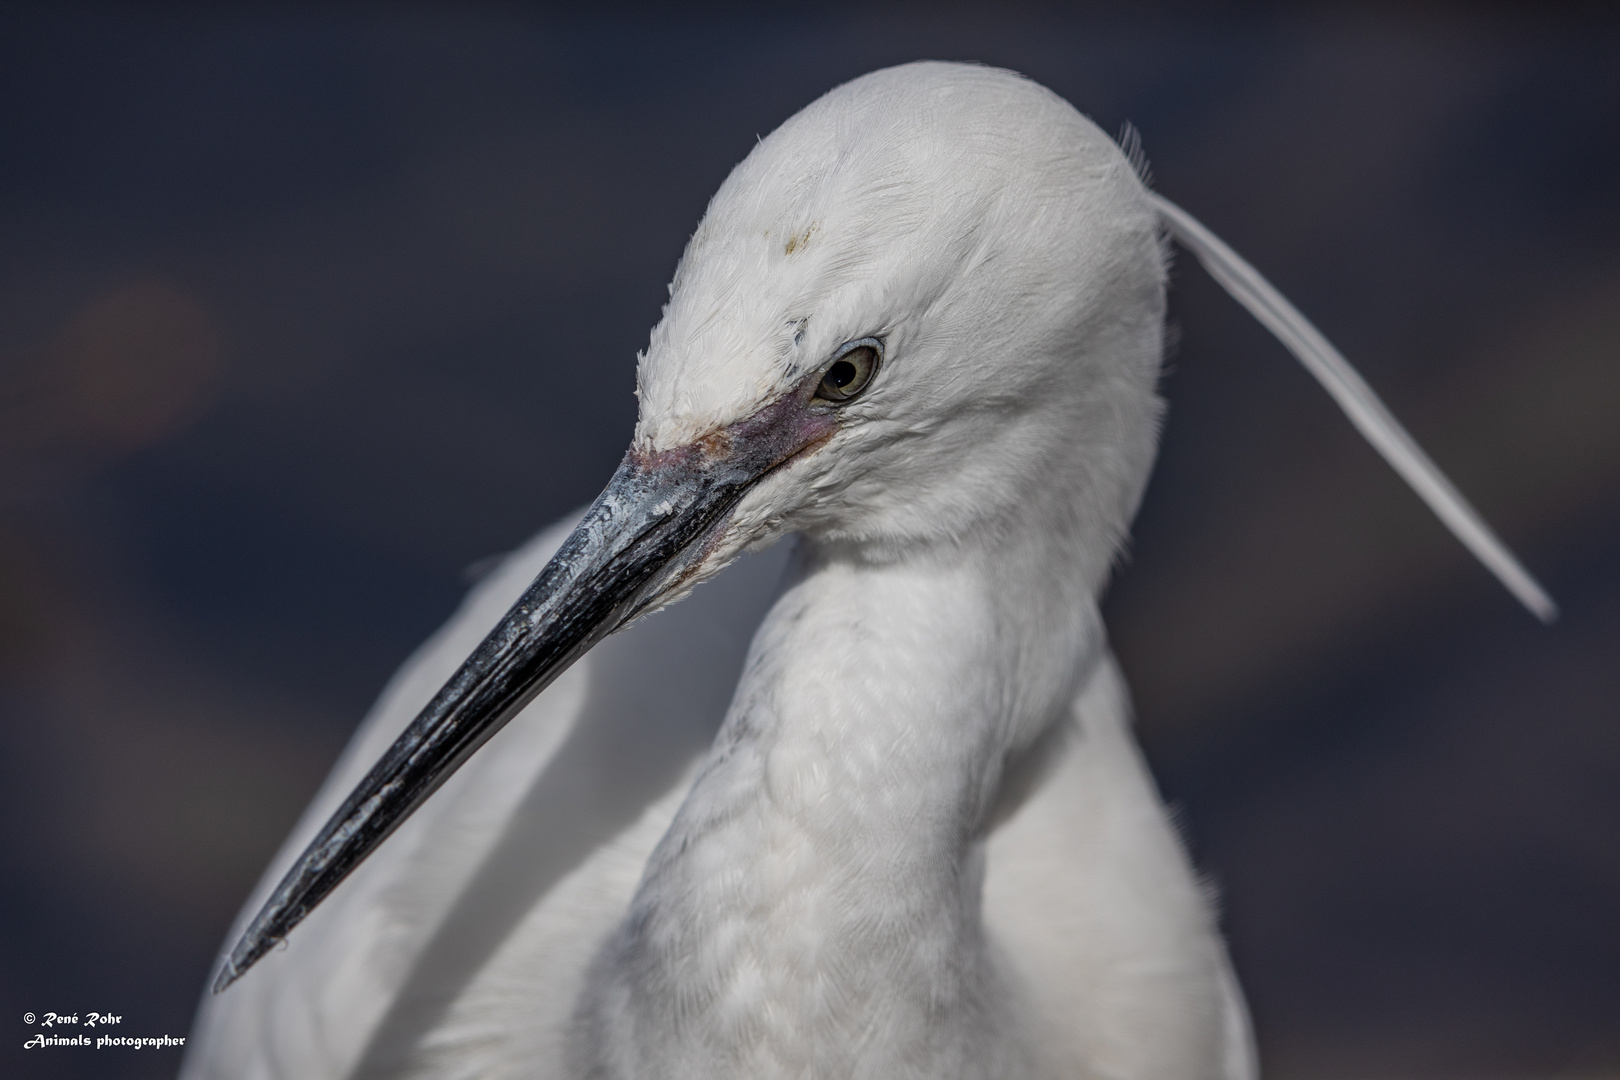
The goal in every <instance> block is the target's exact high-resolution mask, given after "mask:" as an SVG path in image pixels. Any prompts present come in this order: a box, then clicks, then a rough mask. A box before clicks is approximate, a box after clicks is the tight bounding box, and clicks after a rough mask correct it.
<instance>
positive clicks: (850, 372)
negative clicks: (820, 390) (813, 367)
mask: <svg viewBox="0 0 1620 1080" xmlns="http://www.w3.org/2000/svg"><path fill="white" fill-rule="evenodd" d="M823 381H824V382H826V384H827V385H828V386H830V387H832V388H833V389H834V390H842V389H843V388H844V387H846V386H848V385H849V384H850V383H852V382H854V381H855V365H854V364H852V363H850V362H849V361H848V360H840V361H838V363H836V364H834V365H833V366H832V367H830V368H828V369H827V377H826V379H824V380H823Z"/></svg>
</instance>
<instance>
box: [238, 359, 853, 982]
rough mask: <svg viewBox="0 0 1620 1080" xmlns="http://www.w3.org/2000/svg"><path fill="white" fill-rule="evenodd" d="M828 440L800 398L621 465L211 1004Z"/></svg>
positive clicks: (409, 732) (259, 925) (413, 729)
mask: <svg viewBox="0 0 1620 1080" xmlns="http://www.w3.org/2000/svg"><path fill="white" fill-rule="evenodd" d="M835 427H836V420H835V418H834V417H833V416H832V415H831V414H830V413H828V412H826V411H824V410H820V409H817V408H815V407H814V406H813V405H811V404H810V402H809V398H808V394H807V393H806V392H805V391H804V389H803V388H802V387H801V388H799V389H797V390H795V391H794V392H790V393H789V394H788V395H787V396H786V397H785V398H783V399H781V400H779V401H778V402H776V403H775V404H773V405H771V406H768V407H767V408H765V409H762V410H761V411H760V412H759V413H757V414H755V415H754V416H753V417H751V418H749V419H748V420H745V421H743V422H741V423H739V424H736V425H733V426H732V427H731V428H728V429H726V430H724V431H721V432H719V433H717V434H715V435H712V436H710V437H708V438H707V439H704V440H702V441H701V442H699V443H694V444H692V445H690V446H687V447H682V448H680V449H677V450H671V451H668V452H666V453H663V454H659V455H657V456H656V457H642V456H638V455H637V453H636V452H635V451H633V450H632V451H631V452H630V453H629V454H627V455H626V456H625V459H624V462H623V463H622V464H621V465H620V466H619V468H618V471H617V472H615V473H614V474H613V479H612V480H611V481H610V482H609V483H608V486H607V488H606V489H605V490H604V491H603V492H602V494H601V495H600V496H599V497H598V498H597V500H596V502H595V503H594V504H593V505H592V506H591V508H590V510H588V511H587V512H586V514H585V517H584V519H583V520H582V521H581V522H580V524H579V526H578V527H577V528H576V529H575V530H574V532H573V533H572V535H570V536H569V538H568V539H567V540H566V541H565V542H564V543H563V545H562V547H561V548H560V549H559V550H558V551H557V554H556V555H554V556H553V557H552V559H551V561H550V562H549V563H548V564H547V565H546V568H545V569H544V570H542V571H541V572H540V576H539V577H537V578H536V579H535V581H534V584H532V585H530V586H529V589H528V591H527V592H525V593H524V594H523V596H522V598H521V599H519V600H518V602H517V604H516V605H514V606H513V608H512V610H511V611H509V612H507V614H506V616H505V617H504V618H503V619H502V620H501V621H500V624H499V625H498V626H496V627H495V629H494V630H493V631H491V633H490V634H489V636H488V637H486V638H485V639H484V641H483V643H482V644H480V645H479V646H478V648H477V649H476V650H475V651H474V652H473V654H472V656H471V657H469V658H468V659H467V661H466V662H465V663H463V664H462V665H461V668H460V669H459V670H458V671H457V672H456V674H455V675H454V676H453V677H452V678H451V679H450V681H449V682H448V683H446V684H445V686H444V688H443V689H441V690H440V691H439V692H438V694H437V695H435V696H434V698H433V700H432V701H431V702H429V703H428V706H427V708H425V709H423V710H422V712H421V714H420V715H418V716H417V718H416V719H415V720H414V721H412V722H411V725H410V726H409V727H408V728H406V729H405V732H404V734H402V735H401V736H400V737H399V738H398V739H397V740H396V741H395V742H394V745H393V746H392V747H390V748H389V750H388V752H387V753H386V754H384V755H383V757H382V759H381V760H380V761H378V762H377V764H376V765H374V766H373V767H372V769H371V771H370V772H369V773H368V774H366V777H365V779H364V780H362V781H361V782H360V784H359V786H358V787H356V788H355V789H354V791H353V792H352V793H351V794H350V795H349V797H348V799H347V800H345V801H344V803H343V806H342V807H341V808H340V809H339V810H338V812H337V813H336V814H334V815H333V816H332V818H331V820H329V821H328V822H327V823H326V825H325V826H324V827H322V829H321V831H320V833H319V834H318V835H317V836H316V837H315V839H314V841H313V842H312V843H311V844H310V845H309V846H308V847H307V848H305V849H304V853H303V855H301V856H300V857H299V859H298V862H297V863H295V864H294V865H293V867H292V869H291V870H289V871H288V872H287V874H286V876H285V877H283V878H282V879H281V883H280V884H279V885H277V886H276V890H275V892H274V893H272V894H271V896H270V899H269V900H268V901H266V903H265V905H264V906H263V907H262V908H261V909H260V910H259V913H258V915H256V916H255V917H254V919H253V922H252V923H250V924H249V925H248V928H247V930H246V931H245V932H244V933H243V934H242V937H241V939H240V940H239V941H238V942H237V943H236V947H235V948H234V949H232V950H231V954H230V956H229V957H228V958H227V959H226V961H225V963H224V966H223V967H222V968H221V970H220V972H219V975H218V977H217V978H216V979H215V981H214V993H216V994H217V993H219V992H221V991H222V990H224V989H225V988H226V987H227V986H229V985H231V983H233V982H235V981H236V980H237V979H238V978H240V977H241V976H242V974H243V973H244V972H245V971H247V969H248V968H250V967H252V966H253V964H254V963H255V962H256V961H257V960H258V959H259V958H260V957H261V956H263V955H264V954H265V953H266V952H268V951H269V950H270V949H271V948H272V947H274V946H275V944H276V943H277V942H278V941H280V940H281V939H283V938H285V937H286V936H287V933H288V931H290V930H291V929H292V928H293V927H294V926H296V925H298V923H299V922H301V921H302V920H303V918H304V917H305V916H306V915H308V914H309V913H310V912H311V911H313V910H314V909H315V907H316V905H318V904H319V903H320V902H321V901H322V900H323V899H324V898H325V897H326V896H327V894H329V893H330V892H331V891H332V890H333V889H334V888H336V887H337V885H338V884H339V883H340V882H341V881H342V880H343V879H344V878H345V877H347V876H348V875H349V873H350V872H351V871H352V870H354V868H355V867H356V866H358V865H359V864H360V863H361V862H362V861H363V860H364V859H365V858H366V856H367V855H369V854H371V852H372V851H373V850H375V848H376V847H377V845H378V844H380V843H382V842H383V840H385V839H386V838H387V837H388V835H389V834H390V833H391V832H393V831H394V829H396V828H398V827H399V825H400V823H401V822H403V821H404V820H405V819H406V818H407V817H409V816H410V815H411V813H412V812H413V811H415V810H416V808H417V807H419V806H421V805H422V803H423V802H424V801H426V799H427V798H428V796H430V795H432V794H433V792H434V791H436V790H437V789H438V787H439V785H440V784H442V783H444V782H445V780H447V779H448V778H449V777H450V775H451V774H452V773H454V772H455V771H456V769H458V768H459V767H460V766H461V764H462V763H463V762H465V761H466V760H467V759H468V758H469V757H470V756H471V755H472V754H473V752H474V751H476V750H477V749H478V748H479V747H480V746H482V745H483V744H484V743H485V742H486V741H487V740H488V739H489V738H490V736H492V735H494V734H495V733H496V732H497V731H499V730H500V729H501V727H502V726H504V725H505V724H506V722H507V721H508V720H510V719H511V718H512V717H513V716H515V715H517V713H518V712H519V711H520V710H522V708H523V707H524V706H525V705H527V704H528V703H529V702H530V701H531V700H533V699H534V697H535V696H536V695H537V694H539V693H540V691H542V690H544V689H545V688H546V687H547V686H548V685H550V684H551V682H552V681H553V680H554V679H556V678H557V676H559V675H561V674H562V673H563V672H564V671H566V670H567V669H568V667H569V665H571V664H572V663H573V662H574V661H575V660H577V659H579V658H580V657H581V656H583V655H584V654H585V652H586V651H587V650H589V649H590V648H591V646H593V645H595V644H596V643H597V642H598V641H600V640H602V638H604V637H606V636H607V635H609V634H611V633H612V632H613V631H615V630H617V629H619V628H620V627H621V626H623V625H624V624H625V623H627V622H628V621H630V620H631V619H632V618H634V617H635V615H636V614H637V613H638V612H640V611H642V610H644V609H645V608H646V607H647V606H648V605H649V604H652V603H655V602H656V601H657V600H658V599H659V598H661V597H664V596H667V595H668V594H669V593H670V592H671V591H673V590H674V589H676V588H678V587H679V586H680V585H681V584H682V583H683V582H684V581H685V580H686V579H687V578H688V577H689V576H691V575H692V574H695V573H696V572H698V570H699V569H700V568H701V566H702V563H703V560H704V557H705V556H706V555H707V554H708V553H709V551H710V550H711V546H712V544H713V542H714V541H715V540H716V539H717V538H718V537H719V535H720V533H721V531H722V529H723V526H724V524H725V522H726V520H727V518H728V517H729V515H730V512H731V510H732V509H733V508H734V507H735V506H736V505H737V503H738V501H739V500H740V499H741V498H742V497H743V495H744V494H745V493H746V492H747V491H748V489H749V488H751V487H752V486H753V485H754V484H755V483H757V482H758V481H759V480H760V479H761V478H762V477H764V476H765V475H766V474H767V473H769V472H770V471H772V470H773V469H775V468H777V467H778V466H779V465H781V464H782V463H783V462H785V461H787V460H788V459H790V458H792V457H794V456H796V455H797V454H799V453H800V452H802V451H804V450H806V449H808V448H810V447H813V446H815V445H818V444H819V443H821V442H822V441H824V440H825V439H826V438H827V437H829V436H830V435H831V434H832V432H833V430H834V429H835Z"/></svg>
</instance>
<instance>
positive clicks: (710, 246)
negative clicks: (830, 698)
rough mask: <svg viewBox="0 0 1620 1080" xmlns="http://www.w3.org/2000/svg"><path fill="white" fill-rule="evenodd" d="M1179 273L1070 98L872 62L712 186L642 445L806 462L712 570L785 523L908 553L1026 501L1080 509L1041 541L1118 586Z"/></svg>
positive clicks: (1009, 513) (660, 345)
mask: <svg viewBox="0 0 1620 1080" xmlns="http://www.w3.org/2000/svg"><path fill="white" fill-rule="evenodd" d="M1164 283H1165V274H1164V258H1163V252H1162V248H1161V245H1160V241H1159V227H1158V224H1157V219H1156V217H1155V214H1154V211H1153V209H1152V208H1151V206H1150V205H1148V203H1147V201H1146V199H1145V198H1144V189H1143V186H1142V183H1141V181H1140V179H1139V177H1138V176H1137V173H1136V171H1135V169H1134V167H1133V166H1132V164H1131V162H1130V161H1129V160H1128V159H1127V157H1126V156H1125V154H1123V153H1122V152H1121V151H1120V149H1119V148H1118V147H1117V146H1116V145H1115V144H1114V143H1113V141H1112V140H1110V139H1109V138H1108V137H1107V136H1106V135H1104V134H1103V133H1102V132H1101V131H1099V130H1098V129H1097V127H1096V126H1095V125H1093V124H1092V123H1091V122H1089V121H1088V120H1086V119H1085V118H1084V117H1082V116H1081V115H1080V114H1079V113H1078V112H1076V111H1075V110H1074V108H1073V107H1072V106H1071V105H1069V104H1068V103H1067V102H1065V101H1063V100H1062V99H1061V98H1059V97H1057V96H1056V95H1055V94H1053V93H1051V92H1050V91H1048V90H1046V89H1044V88H1042V87H1040V86H1037V85H1036V84H1034V83H1032V82H1029V81H1028V80H1026V79H1023V78H1021V77H1019V76H1017V75H1014V74H1012V73H1010V72H1005V71H998V70H994V69H989V68H981V67H972V66H967V65H959V64H938V63H921V64H910V65H906V66H904V67H899V68H892V69H889V70H886V71H879V72H876V73H874V74H871V75H867V76H865V77H864V78H861V79H857V80H855V81H854V82H851V83H848V84H846V85H844V86H842V87H839V88H838V89H836V90H833V91H832V92H830V93H829V94H827V95H826V96H824V97H823V98H821V99H820V100H819V101H817V102H815V103H814V104H812V105H810V106H809V107H808V108H806V109H804V110H803V111H802V112H800V113H799V114H798V115H796V116H794V117H793V118H792V119H790V120H789V121H788V122H787V123H785V124H784V125H782V127H781V128H779V129H777V131H775V132H774V133H773V134H771V135H770V136H769V137H768V138H766V139H764V140H762V141H761V142H760V143H759V145H758V146H757V147H755V149H754V151H753V152H752V153H751V154H750V155H749V156H748V158H747V159H746V160H745V161H743V162H742V164H740V165H739V166H737V168H736V169H735V170H734V171H733V172H732V174H731V176H730V177H729V178H728V179H727V180H726V182H725V183H724V184H723V185H722V186H721V188H720V190H719V192H718V193H717V194H716V195H715V197H714V199H713V201H712V202H711V203H710V205H709V209H708V212H707V214H706V215H705V216H704V219H703V221H702V223H701V224H700V225H699V227H698V229H697V232H696V233H695V234H694V236H693V237H692V240H691V243H690V245H689V246H688V248H687V251H686V254H685V256H684V257H683V259H682V260H681V264H680V266H679V268H678V269H677V271H676V275H675V279H674V281H673V283H672V284H671V286H670V301H669V304H668V305H667V307H666V308H665V311H664V318H663V320H662V321H661V322H660V323H659V324H658V326H657V327H656V328H655V329H654V330H653V333H652V339H651V342H650V345H649V348H648V349H647V352H646V353H645V354H644V356H643V357H642V360H641V365H640V369H639V372H638V393H639V396H640V399H641V418H640V423H639V424H638V426H637V429H636V435H635V442H634V447H633V450H632V454H633V455H640V456H641V457H642V458H644V459H646V460H649V461H651V460H654V459H656V458H658V457H659V456H660V455H669V454H678V453H681V452H682V450H683V448H689V447H712V446H717V445H720V444H725V445H726V446H727V447H728V450H727V451H722V453H724V452H732V453H735V452H736V446H735V445H734V444H733V443H732V440H730V439H729V438H728V437H727V436H726V435H725V433H727V432H738V433H745V434H743V435H742V437H743V438H774V439H777V440H778V441H779V442H780V443H781V445H780V446H779V447H778V448H777V449H778V452H779V453H786V454H787V455H788V456H786V457H785V458H784V459H783V460H781V461H773V462H772V464H771V466H770V467H769V469H768V470H767V471H766V472H764V473H763V474H762V475H761V476H760V478H759V479H758V481H757V482H756V483H755V484H753V485H752V486H751V487H750V489H749V490H748V491H747V492H746V493H745V494H744V495H743V496H742V497H741V499H740V501H739V503H738V505H737V507H736V508H735V510H733V511H732V512H731V513H730V514H729V515H728V516H727V518H726V519H725V521H724V523H723V524H717V525H716V533H715V535H714V536H713V538H712V540H711V544H710V552H709V554H708V555H707V556H706V557H705V559H704V560H703V563H702V565H701V567H694V569H695V570H697V572H698V573H700V574H706V573H707V572H709V571H711V570H712V569H713V568H715V567H716V566H718V565H719V564H722V563H723V562H724V561H725V559H726V558H728V557H729V556H730V555H731V554H733V553H734V552H735V551H736V550H738V549H739V548H741V547H743V546H746V545H748V544H753V543H758V542H760V541H762V540H768V539H770V538H772V537H774V536H775V535H778V534H779V533H781V532H784V531H802V532H806V533H810V534H812V535H816V536H820V537H825V538H834V539H842V540H853V541H857V542H860V543H863V544H867V545H871V546H875V547H879V548H890V549H894V548H899V549H906V548H912V547H915V546H917V545H927V544H935V543H939V542H947V543H951V542H958V541H961V540H962V539H964V538H967V537H971V536H973V535H974V534H977V533H981V532H983V531H985V530H988V529H991V528H995V529H1005V528H1007V527H1008V524H1009V523H1011V522H1016V521H1018V520H1021V519H1024V518H1027V517H1028V516H1029V515H1030V514H1031V513H1034V512H1038V513H1039V514H1041V515H1044V518H1046V519H1049V518H1050V516H1051V515H1052V514H1053V513H1059V514H1062V515H1067V517H1068V518H1069V519H1070V520H1068V521H1065V522H1053V521H1051V520H1046V519H1043V520H1042V521H1041V523H1040V524H1041V527H1042V528H1044V529H1048V530H1050V529H1051V528H1052V527H1054V526H1058V527H1060V528H1061V527H1063V526H1067V527H1068V528H1067V531H1068V532H1070V533H1072V534H1074V535H1075V536H1076V537H1078V538H1081V539H1082V540H1083V541H1084V542H1085V543H1087V544H1089V545H1090V546H1091V547H1093V548H1095V549H1096V551H1095V559H1092V560H1088V562H1093V563H1095V566H1094V567H1093V569H1094V570H1095V571H1098V572H1100V570H1101V569H1102V568H1104V567H1106V564H1107V561H1108V559H1109V557H1110V556H1111V555H1112V553H1113V549H1114V545H1115V543H1117V541H1118V539H1119V537H1120V536H1121V535H1122V533H1123V529H1124V526H1125V524H1126V523H1127V522H1128V520H1129V518H1130V516H1131V513H1132V512H1133V511H1134V508H1135V504H1136V501H1137V498H1138V496H1139V494H1140V490H1141V486H1142V484H1143V482H1144V481H1145V479H1146V476H1147V472H1148V469H1149V467H1150V465H1151V461H1152V454H1153V446H1154V436H1155V428H1156V421H1157V416H1158V405H1157V400H1156V398H1155V395H1154V385H1155V382H1156V380H1157V376H1158V370H1159V360H1160V355H1161V347H1162V330H1163V317H1164ZM850 359H856V360H859V361H862V363H861V364H858V365H855V367H856V368H859V370H855V369H852V366H851V365H850V363H849V361H850ZM867 363H871V364H872V371H871V372H870V378H869V379H868V378H867V374H868V373H867V371H866V370H865V364H867ZM829 376H830V377H831V378H832V379H833V380H834V381H835V382H836V381H837V380H839V379H844V378H849V379H854V380H857V381H856V382H851V383H849V384H847V386H846V388H845V389H846V390H849V391H853V392H851V393H846V394H844V395H842V396H841V397H840V396H839V395H837V394H836V392H835V393H834V394H831V395H830V394H829V393H827V392H826V391H825V388H822V383H823V380H824V379H827V378H829ZM818 388H822V389H819V390H818ZM766 432H768V433H769V434H766ZM705 440H711V442H709V443H705ZM703 452H705V453H707V452H708V450H707V449H705V450H704V451H703ZM1054 489H1061V497H1058V498H1054V495H1056V494H1057V493H1058V492H1057V491H1055V490H1054ZM1092 584H1095V582H1092Z"/></svg>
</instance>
